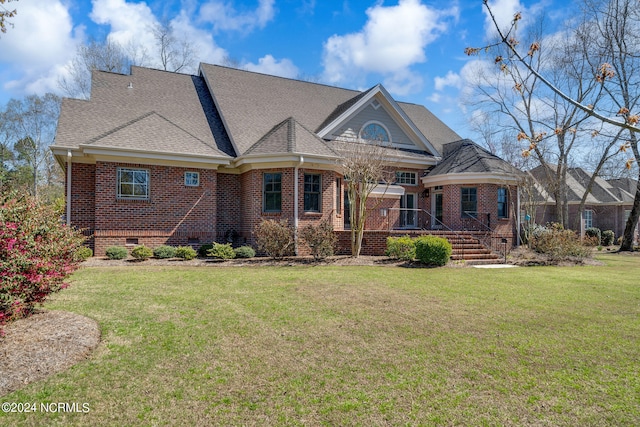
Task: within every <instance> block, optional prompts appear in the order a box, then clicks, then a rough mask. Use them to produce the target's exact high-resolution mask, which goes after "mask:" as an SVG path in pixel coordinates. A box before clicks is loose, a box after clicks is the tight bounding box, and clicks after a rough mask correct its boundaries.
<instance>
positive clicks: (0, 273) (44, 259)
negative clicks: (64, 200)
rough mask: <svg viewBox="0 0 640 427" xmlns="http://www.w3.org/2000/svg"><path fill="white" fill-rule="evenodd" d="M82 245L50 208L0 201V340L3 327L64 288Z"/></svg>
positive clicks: (24, 200) (0, 198)
mask: <svg viewBox="0 0 640 427" xmlns="http://www.w3.org/2000/svg"><path fill="white" fill-rule="evenodd" d="M84 240H85V239H84V237H83V236H82V235H81V233H80V232H78V231H76V230H74V229H72V228H70V227H67V226H66V225H64V224H62V223H61V222H60V212H59V211H57V210H56V209H54V208H53V207H51V206H47V205H42V204H38V203H37V202H36V201H35V200H33V199H31V198H28V197H22V198H20V199H17V198H16V197H15V196H13V195H4V196H0V335H2V333H3V332H2V325H4V324H5V323H6V322H9V321H12V320H16V319H19V318H22V317H27V316H29V315H31V314H33V312H34V308H35V306H36V305H37V304H42V303H43V302H45V300H46V299H47V297H48V296H49V295H50V294H52V293H55V292H58V291H60V290H61V289H64V288H65V287H67V283H65V280H66V278H67V277H68V276H69V275H70V274H71V273H72V272H73V271H75V270H76V269H77V268H78V265H79V264H80V262H81V261H82V256H81V255H80V254H79V249H80V248H81V247H82V243H83V242H84Z"/></svg>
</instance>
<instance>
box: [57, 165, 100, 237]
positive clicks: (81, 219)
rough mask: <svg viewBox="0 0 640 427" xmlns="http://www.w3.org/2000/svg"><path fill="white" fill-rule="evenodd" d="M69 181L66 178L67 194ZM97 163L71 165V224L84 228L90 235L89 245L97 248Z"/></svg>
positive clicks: (87, 234) (88, 235)
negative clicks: (95, 239)
mask: <svg viewBox="0 0 640 427" xmlns="http://www.w3.org/2000/svg"><path fill="white" fill-rule="evenodd" d="M67 185H68V183H67V182H66V179H65V189H64V191H65V195H66V194H67V187H66V186H67ZM95 185H96V165H93V164H86V163H73V164H72V165H71V189H72V193H71V224H72V225H73V226H74V227H77V228H79V229H81V230H83V232H84V234H85V235H86V236H87V237H88V240H87V241H86V242H85V244H86V245H87V246H89V247H90V248H91V249H94V250H95V245H94V238H93V233H94V230H95V222H96V217H95V216H96V207H95V203H96V199H95Z"/></svg>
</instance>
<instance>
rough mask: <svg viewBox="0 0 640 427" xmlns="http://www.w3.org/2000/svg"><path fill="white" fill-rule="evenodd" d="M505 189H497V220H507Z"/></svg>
mask: <svg viewBox="0 0 640 427" xmlns="http://www.w3.org/2000/svg"><path fill="white" fill-rule="evenodd" d="M508 201H509V200H508V196H507V189H506V188H505V187H500V188H498V218H509V204H508Z"/></svg>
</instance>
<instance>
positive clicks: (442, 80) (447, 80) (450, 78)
mask: <svg viewBox="0 0 640 427" xmlns="http://www.w3.org/2000/svg"><path fill="white" fill-rule="evenodd" d="M433 80H434V85H435V88H436V90H444V89H445V88H446V87H447V86H451V87H455V88H458V89H460V88H461V87H462V79H461V78H460V75H459V74H456V73H454V72H453V71H449V72H447V75H446V76H444V77H436V78H434V79H433Z"/></svg>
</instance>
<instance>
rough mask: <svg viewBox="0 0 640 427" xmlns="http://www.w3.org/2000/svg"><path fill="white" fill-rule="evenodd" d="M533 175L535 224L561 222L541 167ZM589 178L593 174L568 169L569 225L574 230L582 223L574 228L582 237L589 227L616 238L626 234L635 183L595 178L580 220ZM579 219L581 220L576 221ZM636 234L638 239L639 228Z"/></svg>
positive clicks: (581, 170)
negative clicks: (611, 233) (579, 211)
mask: <svg viewBox="0 0 640 427" xmlns="http://www.w3.org/2000/svg"><path fill="white" fill-rule="evenodd" d="M531 173H532V176H534V178H535V179H536V180H537V185H536V193H537V197H536V198H537V202H536V203H537V205H538V206H537V209H536V218H535V220H536V222H537V223H538V224H546V223H549V222H558V218H557V215H556V202H555V199H554V197H553V195H552V194H550V192H549V191H547V189H548V188H550V187H552V186H551V185H548V184H546V183H545V182H546V180H545V175H544V170H543V169H542V167H541V166H539V167H537V168H535V169H533V170H532V171H531ZM590 179H591V174H589V173H587V172H586V171H584V170H583V169H582V168H569V169H568V170H567V199H568V205H569V224H570V226H571V227H572V228H573V227H575V226H574V224H579V225H578V227H575V228H577V229H578V230H579V231H580V232H581V233H582V234H584V231H585V230H586V229H587V228H590V227H596V228H599V229H600V230H601V231H604V230H612V231H613V232H614V234H615V236H616V239H617V238H618V237H620V236H622V234H623V233H624V229H625V225H626V222H627V219H628V218H629V214H630V213H631V208H632V206H633V199H634V194H635V188H636V181H634V180H633V179H627V178H624V179H611V180H605V179H603V178H600V177H596V178H595V180H594V182H593V185H592V187H591V191H590V193H589V194H588V195H587V198H586V200H585V205H584V210H583V212H582V215H581V216H580V217H578V209H579V205H580V201H581V199H582V196H583V194H585V192H586V191H587V187H588V185H589V181H590ZM576 219H578V220H577V221H576ZM635 235H636V239H637V235H638V230H637V229H636V233H635Z"/></svg>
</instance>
